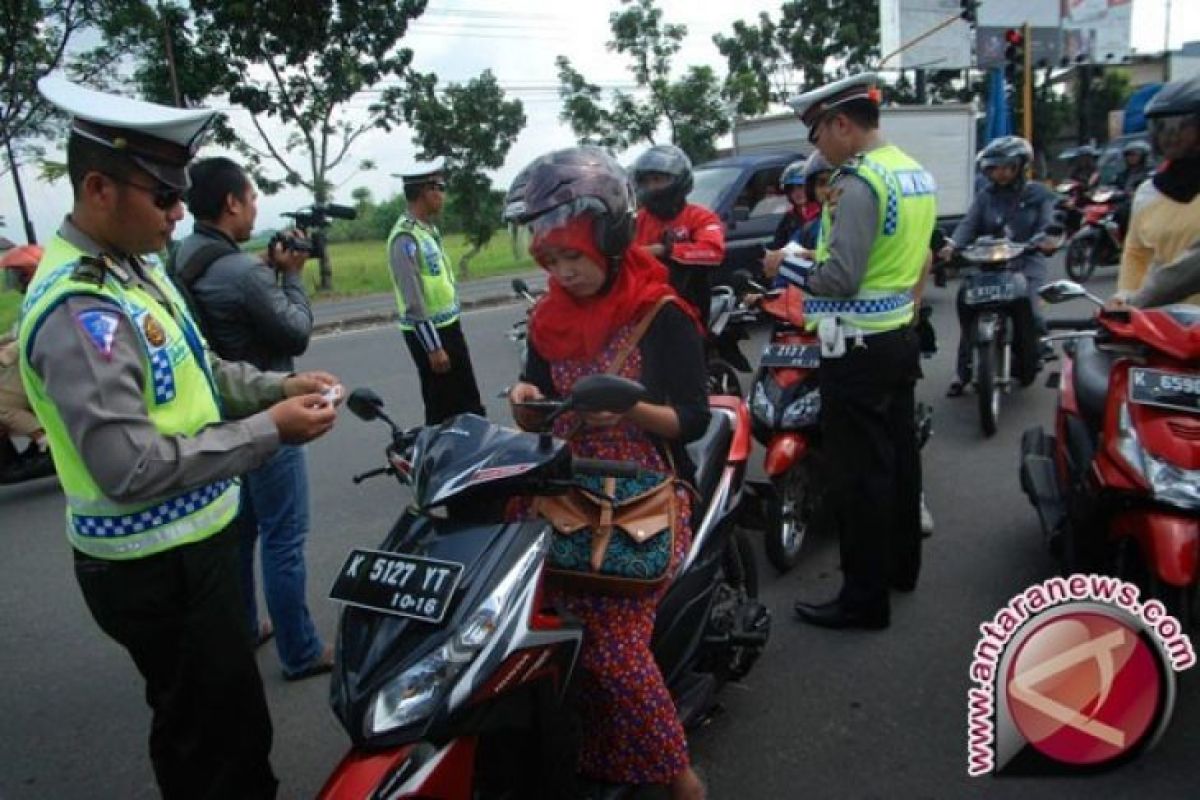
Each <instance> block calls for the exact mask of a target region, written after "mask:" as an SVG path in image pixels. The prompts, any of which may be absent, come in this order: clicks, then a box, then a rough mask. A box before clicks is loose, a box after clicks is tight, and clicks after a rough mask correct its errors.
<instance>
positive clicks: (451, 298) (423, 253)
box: [388, 214, 460, 331]
mask: <svg viewBox="0 0 1200 800" xmlns="http://www.w3.org/2000/svg"><path fill="white" fill-rule="evenodd" d="M401 235H406V236H411V237H412V238H413V241H414V242H415V245H414V249H413V250H412V251H410V252H409V253H408V255H409V256H410V257H412V258H413V260H414V261H416V263H417V270H418V272H419V274H420V276H421V292H422V294H424V295H425V313H426V314H428V317H427V321H429V322H431V323H433V325H434V326H435V327H438V328H444V327H446V326H447V325H449V324H451V323H452V322H454V321H455V320H457V319H458V317H459V314H460V311H459V307H458V292H457V290H456V289H455V287H454V270H453V268H451V266H450V264H449V263H447V259H446V254H445V253H443V252H442V239H441V236H439V235H438V232H437V229H436V228H433V227H432V226H428V225H422V224H421V223H420V222H417V221H416V220H415V219H413V218H412V217H410V216H408V215H407V214H403V215H401V217H400V219H398V220H396V224H395V225H393V226H392V232H391V233H390V234H388V252H389V253H391V252H392V243H393V242H394V241H395V240H396V237H397V236H401ZM388 276H389V277H391V279H392V291H394V292H395V293H396V305H397V307H398V308H399V309H400V328H401V329H403V330H406V331H411V330H413V329H414V328H416V326H417V323H419V322H423V321H426V320H420V319H416V320H414V319H412V318H411V317H409V316H408V312H407V310H406V307H405V303H404V294H403V293H402V292H401V291H400V286H399V284H397V283H396V276H395V274H394V273H393V272H392V270H391V269H388Z"/></svg>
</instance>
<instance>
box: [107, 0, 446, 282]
mask: <svg viewBox="0 0 1200 800" xmlns="http://www.w3.org/2000/svg"><path fill="white" fill-rule="evenodd" d="M426 2H427V0H316V2H312V3H303V4H299V5H298V4H297V3H295V2H290V1H289V0H254V1H253V2H251V1H250V0H191V1H190V3H188V4H187V5H186V6H184V5H181V4H178V3H164V2H162V1H161V0H159V1H158V2H156V3H155V6H154V8H150V4H149V2H148V1H147V2H139V3H136V4H134V5H137V6H140V7H141V11H142V13H143V14H144V15H145V19H147V20H150V21H149V22H143V24H141V25H140V26H138V27H137V28H135V29H133V30H132V32H131V34H130V35H131V36H134V37H136V42H137V43H139V44H138V46H137V47H135V48H132V49H133V50H134V52H136V53H137V54H138V55H139V68H138V71H137V73H136V78H137V80H138V81H139V83H140V84H141V85H142V87H143V90H144V91H145V93H146V94H147V95H148V96H151V97H158V98H169V97H171V96H172V94H173V92H172V89H171V87H170V75H169V70H167V69H166V68H165V67H164V64H165V63H166V58H165V56H166V52H167V49H166V43H167V42H168V41H169V42H170V43H171V50H172V51H173V53H174V61H175V64H176V70H175V72H176V74H177V75H178V77H179V80H180V94H181V95H182V96H183V99H184V101H185V102H189V101H200V100H203V99H206V98H209V97H211V96H214V95H218V96H226V97H228V100H229V102H231V103H232V104H234V105H236V106H240V107H241V109H243V110H245V111H246V112H248V117H249V119H248V121H249V123H250V131H251V132H250V134H249V135H248V136H247V137H244V138H240V139H237V140H236V141H233V142H232V144H234V146H235V147H236V148H237V149H238V150H239V151H240V152H241V153H242V155H243V156H244V157H245V158H246V160H247V166H248V167H249V168H250V169H251V171H252V172H253V173H254V176H255V179H256V181H257V182H258V183H259V185H260V186H261V187H262V188H263V190H264V191H267V192H270V191H274V190H277V189H279V188H281V186H282V185H284V184H286V185H289V186H300V187H304V188H305V189H307V190H308V191H309V192H310V193H311V195H312V198H313V201H314V202H316V203H323V202H326V201H328V200H329V199H330V196H331V194H332V191H333V189H334V187H335V184H334V182H333V180H332V174H333V172H334V171H335V170H337V169H338V168H339V167H342V166H344V165H345V164H347V163H348V160H349V159H351V158H352V154H353V148H354V145H355V143H356V142H357V141H358V140H359V139H360V138H361V137H362V136H363V135H364V134H366V133H367V132H368V131H370V130H373V129H383V130H390V129H391V128H392V127H393V126H394V125H396V124H398V123H399V122H400V121H401V119H402V115H401V101H402V99H403V97H404V94H405V83H404V81H405V79H406V78H407V76H408V75H409V73H410V71H411V63H412V51H411V50H409V49H407V48H404V47H401V46H400V42H401V40H402V39H403V37H404V36H405V34H406V33H407V32H408V26H409V24H410V23H411V22H412V20H413V19H415V18H416V17H419V16H420V15H421V14H422V13H423V12H424V10H425V6H426ZM131 13H132V12H131ZM164 28H165V31H166V32H165V34H164ZM151 34H153V35H151ZM364 95H369V96H370V97H371V100H370V102H369V104H368V105H367V107H366V108H365V109H359V108H350V107H349V104H350V102H351V101H352V100H355V99H360V98H361V97H363V96H364ZM279 127H282V128H283V130H284V131H285V132H284V133H283V134H278V133H276V132H275V131H276V130H277V129H278V128H279ZM225 135H226V138H227V139H231V138H232V137H231V131H229V129H228V128H227V129H226V133H225ZM357 167H358V169H360V170H361V169H368V168H369V163H359V164H358V165H357ZM320 274H321V283H320V286H321V288H322V289H324V290H328V289H331V288H332V270H331V268H330V265H329V263H328V261H327V260H324V261H322V263H321V272H320Z"/></svg>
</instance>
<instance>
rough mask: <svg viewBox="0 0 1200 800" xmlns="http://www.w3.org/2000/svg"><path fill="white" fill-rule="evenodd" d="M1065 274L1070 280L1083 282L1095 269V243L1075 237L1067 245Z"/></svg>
mask: <svg viewBox="0 0 1200 800" xmlns="http://www.w3.org/2000/svg"><path fill="white" fill-rule="evenodd" d="M1066 267H1067V275H1069V276H1071V280H1074V281H1078V282H1079V283H1083V282H1085V281H1086V280H1087V279H1088V278H1090V277H1092V273H1094V272H1095V271H1096V243H1095V242H1093V241H1091V240H1089V239H1075V240H1073V241H1072V242H1071V244H1070V245H1069V246H1068V247H1067V256H1066Z"/></svg>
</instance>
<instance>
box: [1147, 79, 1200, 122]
mask: <svg viewBox="0 0 1200 800" xmlns="http://www.w3.org/2000/svg"><path fill="white" fill-rule="evenodd" d="M1145 113H1146V119H1155V118H1157V117H1182V116H1186V115H1189V114H1200V75H1197V76H1196V77H1194V78H1188V79H1187V80H1184V81H1171V82H1170V83H1168V84H1167V85H1166V86H1164V87H1163V88H1161V89H1159V90H1158V93H1157V94H1155V95H1154V97H1152V98H1150V102H1149V103H1147V104H1146V112H1145Z"/></svg>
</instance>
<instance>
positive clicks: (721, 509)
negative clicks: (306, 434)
mask: <svg viewBox="0 0 1200 800" xmlns="http://www.w3.org/2000/svg"><path fill="white" fill-rule="evenodd" d="M643 391H644V390H643V389H642V387H641V386H640V385H639V384H637V383H634V382H632V381H628V380H625V379H623V378H618V377H615V376H611V375H594V376H590V377H588V378H584V379H582V380H580V381H579V382H577V383H576V385H575V388H574V391H573V392H572V394H571V396H570V397H569V398H567V399H566V400H565V401H561V402H556V401H538V402H537V403H536V404H531V405H535V406H536V407H538V408H540V409H542V410H544V411H548V412H550V416H551V417H554V416H557V415H559V414H561V413H563V412H564V411H566V410H569V409H573V408H574V409H589V410H602V409H607V410H612V411H621V410H624V409H627V408H629V407H630V406H632V405H633V404H634V403H636V402H637V401H638V400H639V399H640V398H641V397H642V393H643ZM713 403H714V413H713V415H712V422H711V424H710V426H709V429H708V431H707V433H706V434H705V436H704V437H703V438H702V439H700V440H698V441H696V442H694V443H692V444H691V445H689V453H690V455H691V457H692V459H693V460H694V462H695V463H696V465H697V488H698V499H697V501H696V504H695V506H694V508H695V512H694V513H693V519H694V520H695V521H696V522H695V524H694V528H695V532H694V536H693V540H692V546H691V549H690V550H689V552H688V554H687V556H686V557H685V559H684V561H683V563H682V564H681V565H680V568H679V572H678V574H677V575H676V576H675V578H674V580H673V582H672V584H671V586H670V587H669V589H668V590H667V592H666V594H665V596H664V597H663V599H662V601H661V603H660V605H659V608H658V613H657V617H656V623H655V628H654V634H653V640H652V649H653V652H654V655H655V658H656V660H657V661H658V664H659V666H660V668H661V670H662V674H663V677H664V678H665V680H666V682H667V685H668V687H669V688H670V690H671V693H672V696H673V697H674V698H675V702H676V708H677V711H678V713H679V716H680V718H681V720H682V721H683V723H684V724H685V725H693V724H695V723H697V722H699V721H701V720H703V719H704V718H705V717H706V715H707V714H708V713H709V711H710V710H711V707H712V704H713V698H714V695H715V693H716V692H717V690H718V689H719V688H720V687H721V686H722V685H723V684H725V683H726V682H729V681H736V680H738V679H740V678H741V677H743V676H745V675H746V674H747V673H748V672H749V670H750V669H751V668H752V666H753V665H754V662H755V661H756V660H757V658H758V657H759V655H760V654H761V652H762V650H763V648H764V646H765V645H766V642H767V638H768V636H769V633H770V613H769V611H768V610H767V609H766V607H765V606H764V605H763V604H762V603H761V602H759V600H758V578H757V574H756V572H755V562H754V558H753V553H752V552H751V551H750V548H749V544H748V542H747V541H746V540H745V538H744V537H743V536H742V535H741V534H740V533H738V532H737V531H736V530H735V523H736V520H737V516H738V513H739V504H740V501H741V498H742V481H743V479H744V475H745V469H746V459H747V457H748V456H749V451H750V432H749V423H748V420H747V415H746V411H745V406H744V404H742V403H741V402H740V401H736V400H734V399H733V398H714V399H713ZM347 405H348V407H349V408H350V410H351V411H352V412H354V413H355V414H356V415H358V416H360V417H361V418H363V419H366V420H371V419H380V420H383V421H384V422H385V423H387V424H388V425H389V427H390V428H391V431H392V433H391V437H390V443H389V444H388V446H387V448H386V457H387V460H388V465H387V466H385V467H381V468H379V469H375V470H372V471H371V472H368V473H365V474H364V475H360V476H356V477H355V478H354V480H355V481H362V480H365V479H366V478H368V477H372V476H375V475H382V474H390V475H394V476H395V477H396V478H397V479H399V480H400V481H401V482H402V483H406V484H410V485H411V486H412V487H413V495H414V497H413V501H412V503H411V505H409V506H408V507H407V508H406V509H405V510H404V511H403V512H402V513H401V515H400V519H399V520H398V521H397V522H396V523H395V525H394V526H393V527H392V529H391V531H390V533H389V534H388V535H387V537H386V538H385V539H384V541H383V543H382V544H381V545H380V547H379V548H378V549H376V550H367V549H356V550H354V551H352V552H351V553H350V555H349V557H348V558H347V560H346V563H345V565H344V566H343V567H342V569H341V570H340V572H339V574H338V577H337V579H336V581H335V584H334V588H333V591H332V593H331V596H332V597H334V598H335V599H337V600H339V601H341V602H343V603H345V608H344V610H343V612H342V615H341V622H340V625H339V628H338V635H337V650H336V653H337V657H336V659H335V665H334V670H333V674H332V684H331V693H330V699H331V704H332V706H333V710H334V713H335V715H336V716H337V718H338V719H339V721H340V722H341V723H342V725H343V727H344V728H345V729H346V732H347V734H349V736H350V739H351V747H350V750H349V752H347V753H346V755H345V757H344V758H343V759H342V760H341V762H340V763H339V764H338V765H337V767H336V769H335V770H334V772H333V774H332V775H331V776H330V777H329V779H328V780H327V781H326V783H325V786H324V788H323V789H322V790H321V793H320V797H321V798H327V799H329V798H356V799H357V798H364V797H389V798H414V800H415V798H442V799H443V800H475V799H476V798H480V799H486V798H517V797H573V796H576V794H574V792H576V791H578V789H579V786H578V785H577V783H576V778H575V776H574V774H573V773H574V770H573V765H574V763H575V758H574V749H573V748H574V744H573V742H574V737H575V733H576V726H575V725H574V720H575V717H574V715H573V713H572V711H571V703H570V698H571V696H572V688H573V685H574V682H575V666H576V660H577V658H578V656H579V652H580V647H581V645H582V638H583V631H582V627H581V625H580V623H579V622H578V621H577V620H575V619H572V618H571V617H570V616H569V615H567V614H565V613H563V612H560V611H559V610H558V609H556V608H554V607H552V606H550V605H549V604H548V603H546V602H545V601H544V600H543V597H544V595H543V587H542V583H543V561H544V559H545V557H546V554H547V552H548V550H549V547H550V540H551V537H552V536H553V535H554V534H553V532H552V529H551V527H550V525H549V524H548V523H546V522H544V521H542V520H527V521H523V522H513V521H509V520H508V519H507V518H506V514H505V511H506V507H507V505H508V502H509V500H510V498H511V497H513V496H528V495H534V496H536V495H539V494H545V493H553V492H561V491H565V490H566V489H567V488H569V487H570V485H571V484H572V481H573V480H574V479H575V477H576V476H581V475H587V474H603V475H613V474H617V475H634V474H637V473H638V467H637V466H636V465H632V464H629V463H626V462H617V461H602V460H593V459H582V458H573V457H572V455H571V453H570V450H569V449H568V447H567V444H566V443H565V442H564V441H561V440H559V439H555V438H553V437H552V436H551V435H550V434H549V433H547V432H543V433H540V434H537V433H523V432H517V431H514V430H510V429H506V428H502V427H500V426H498V425H494V424H491V423H489V422H488V421H487V420H485V419H483V418H480V417H476V416H473V415H461V416H457V417H454V418H453V419H451V420H449V421H448V422H446V423H444V424H443V425H441V426H436V427H427V428H418V429H412V430H409V431H401V430H399V429H398V428H397V427H396V425H395V424H394V423H393V422H392V421H391V420H389V419H388V417H387V415H386V414H385V413H384V410H383V402H382V400H380V399H379V397H378V396H377V395H375V394H374V393H373V392H370V391H369V390H363V389H359V390H356V391H355V392H353V393H352V394H351V395H350V397H349V398H348V400H347ZM549 424H550V420H548V421H547V430H548V426H549ZM588 788H589V790H590V791H592V795H591V796H593V797H604V798H619V797H627V796H629V794H630V792H631V791H633V788H634V787H629V786H612V785H607V786H603V787H594V786H593V787H588Z"/></svg>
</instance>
